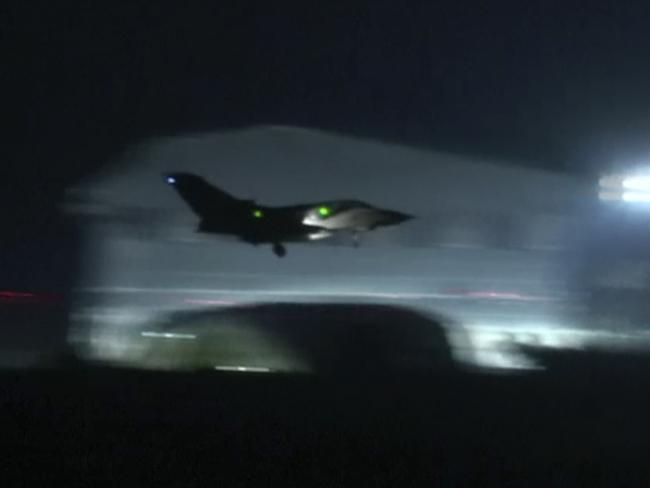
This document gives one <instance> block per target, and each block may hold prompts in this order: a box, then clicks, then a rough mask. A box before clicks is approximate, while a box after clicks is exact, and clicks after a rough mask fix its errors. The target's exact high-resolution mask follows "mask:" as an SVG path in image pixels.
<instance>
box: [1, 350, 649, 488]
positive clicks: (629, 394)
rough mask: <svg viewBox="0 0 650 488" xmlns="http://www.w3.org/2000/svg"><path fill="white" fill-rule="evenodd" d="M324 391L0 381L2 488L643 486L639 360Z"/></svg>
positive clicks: (578, 358)
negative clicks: (86, 487) (35, 487)
mask: <svg viewBox="0 0 650 488" xmlns="http://www.w3.org/2000/svg"><path fill="white" fill-rule="evenodd" d="M544 362H545V363H546V364H547V365H548V367H549V369H548V370H547V371H546V372H544V373H534V374H525V375H524V374H520V375H508V376H504V375H489V374H477V373H469V372H448V373H445V374H440V375H437V376H436V375H431V374H429V375H422V376H417V375H410V376H404V375H398V374H395V375H394V376H393V375H383V376H381V377H369V376H365V377H359V376H355V377H353V378H352V377H350V378H348V379H343V380H342V379H337V380H334V379H324V378H314V377H306V376H269V375H241V374H230V375H227V374H210V373H199V374H176V373H174V374H161V373H149V372H138V371H129V370H114V369H103V368H97V367H79V366H68V367H65V368H63V367H62V368H60V369H56V370H48V371H38V372H34V371H32V372H4V373H2V374H0V399H1V401H0V432H1V437H0V442H1V443H2V448H3V455H2V461H1V464H0V476H1V479H0V485H1V486H3V487H4V486H7V487H9V486H52V485H53V484H54V483H56V482H62V483H63V484H62V485H61V486H66V487H69V486H120V487H123V486H183V487H191V486H268V485H271V484H272V483H278V484H277V486H314V485H315V486H341V485H346V486H360V485H371V486H415V485H417V486H424V485H426V486H485V485H488V484H489V485H498V486H530V485H539V486H576V485H579V486H641V485H645V484H646V483H645V482H644V481H645V479H646V476H647V475H648V474H650V461H649V459H650V457H649V453H650V428H649V427H650V422H649V421H648V418H647V415H648V412H649V408H648V407H649V406H650V395H649V394H648V386H649V385H650V358H649V357H646V356H642V355H636V354H635V355H630V354H628V355H620V354H619V355H613V354H608V353H597V352H590V353H563V354H554V355H550V356H547V357H545V358H544Z"/></svg>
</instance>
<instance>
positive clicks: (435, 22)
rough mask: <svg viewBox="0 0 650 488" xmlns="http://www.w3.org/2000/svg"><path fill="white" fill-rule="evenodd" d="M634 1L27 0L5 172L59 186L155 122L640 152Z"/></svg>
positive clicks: (14, 16)
mask: <svg viewBox="0 0 650 488" xmlns="http://www.w3.org/2000/svg"><path fill="white" fill-rule="evenodd" d="M226 3H230V4H231V5H230V6H227V5H226ZM625 3H626V2H610V3H609V4H607V3H605V2H600V1H589V2H582V4H578V3H572V2H566V1H557V2H554V1H544V2H540V4H536V3H535V2H521V1H516V2H469V3H468V2H458V1H442V2H429V1H420V2H403V1H402V2H382V1H366V2H301V3H300V4H298V3H296V4H291V5H286V4H285V5H282V6H281V4H280V3H276V2H259V4H258V2H246V1H237V2H205V3H203V4H200V5H201V6H198V7H188V6H182V5H183V4H184V2H169V4H168V3H165V2H163V3H159V2H143V1H140V2H138V1H131V2H124V4H123V5H122V4H120V3H119V2H78V4H77V5H76V6H75V7H70V3H69V2H66V3H65V5H66V7H62V6H61V4H59V2H41V3H38V4H35V3H34V2H15V3H14V4H13V5H10V6H9V7H3V10H4V13H3V15H2V17H3V19H4V20H3V25H4V28H3V29H2V31H3V37H4V39H5V41H8V42H3V44H4V45H5V46H6V47H8V48H9V49H5V54H8V62H7V63H3V78H4V79H5V80H6V81H8V82H9V83H8V84H7V85H6V86H5V88H4V93H5V96H7V97H8V103H7V104H5V106H6V107H8V110H7V111H6V113H7V114H8V115H9V120H10V121H11V122H12V128H11V130H10V132H9V134H8V137H7V140H8V141H9V143H8V145H7V146H5V149H6V150H8V154H7V157H5V158H3V159H5V161H8V162H9V164H8V165H5V167H4V168H3V170H4V171H9V172H10V174H11V172H16V173H14V175H13V176H15V175H16V174H19V175H20V176H21V179H24V178H22V177H25V176H31V177H33V178H32V179H31V180H29V181H30V188H33V187H34V185H35V186H36V187H37V188H38V189H39V190H40V191H36V192H34V191H33V193H37V194H42V193H43V192H44V193H48V192H51V193H53V194H54V193H57V192H58V191H59V190H60V188H61V187H62V186H63V185H64V184H66V183H67V182H68V181H70V179H71V178H75V177H78V176H79V175H81V174H83V173H85V172H89V171H92V170H93V169H94V168H96V167H97V166H98V165H101V164H104V163H105V161H106V160H108V159H110V157H111V156H112V155H114V154H116V153H119V152H120V151H121V150H122V149H123V148H124V146H125V145H127V144H128V143H130V142H133V141H137V140H139V139H141V138H143V137H147V136H150V135H157V134H179V133H184V132H191V131H193V130H197V129H201V130H205V129H218V128H222V127H231V126H238V125H247V124H253V123H264V122H268V123H284V124H296V125H307V126H312V127H321V128H326V129H330V130H337V131H343V132H348V133H354V134H361V135H366V136H371V137H377V138H382V139H388V140H394V141H397V142H404V143H409V144H417V145H422V146H429V147H432V148H436V149H443V150H451V151H457V152H463V153H469V154H472V155H486V156H490V157H492V158H503V159H504V160H511V161H519V164H530V165H535V166H541V167H546V168H549V169H555V170H576V169H582V168H584V167H585V166H588V165H589V164H590V163H593V162H595V163H602V162H608V161H610V160H613V159H621V158H634V157H642V156H644V155H645V154H646V152H645V151H646V150H647V149H648V148H649V146H648V143H647V142H646V139H647V137H646V133H647V132H648V130H649V129H650V117H649V115H648V114H649V113H650V112H649V111H648V110H649V108H650V95H649V94H648V86H650V63H649V62H648V48H650V29H648V27H647V26H648V21H649V20H650V17H649V15H648V13H649V12H650V10H649V9H648V8H647V7H645V6H644V5H643V3H644V2H629V5H627V6H626V5H625ZM172 4H173V6H170V5H172ZM15 180H16V178H3V182H5V183H6V182H7V181H12V184H11V185H10V186H11V188H13V189H16V188H18V187H17V186H16V184H15ZM19 186H20V185H19ZM20 188H21V191H22V189H23V188H22V186H20ZM6 190H7V188H5V192H6Z"/></svg>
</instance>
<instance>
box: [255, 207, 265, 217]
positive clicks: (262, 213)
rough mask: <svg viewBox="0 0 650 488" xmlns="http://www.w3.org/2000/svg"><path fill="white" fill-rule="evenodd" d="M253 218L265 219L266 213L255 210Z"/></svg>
mask: <svg viewBox="0 0 650 488" xmlns="http://www.w3.org/2000/svg"><path fill="white" fill-rule="evenodd" d="M253 217H255V218H256V219H261V218H262V217H264V212H262V211H261V210H260V209H259V208H256V209H254V210H253Z"/></svg>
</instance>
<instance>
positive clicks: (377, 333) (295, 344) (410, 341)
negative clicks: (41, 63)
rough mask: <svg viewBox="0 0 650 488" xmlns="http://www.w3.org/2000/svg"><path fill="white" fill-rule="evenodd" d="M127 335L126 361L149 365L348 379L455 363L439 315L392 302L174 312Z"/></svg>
mask: <svg viewBox="0 0 650 488" xmlns="http://www.w3.org/2000/svg"><path fill="white" fill-rule="evenodd" d="M115 340H119V339H118V338H117V337H116V338H115ZM122 340H123V342H124V343H127V344H129V348H130V354H128V355H126V356H122V358H121V359H122V360H121V363H122V364H129V365H132V366H135V367H143V368H148V369H152V368H153V369H177V370H201V369H208V370H219V371H234V372H253V373H255V372H257V373H283V372H284V373H314V374H324V375H331V374H339V375H344V376H347V377H349V376H355V375H362V376H363V375H373V374H379V373H386V372H391V371H392V372H398V371H402V372H406V371H413V370H420V371H428V372H433V371H438V372H442V371H447V370H448V369H449V368H451V367H452V366H453V360H452V355H451V349H450V347H449V344H448V342H447V337H446V333H445V329H443V328H442V327H441V324H440V321H439V320H438V321H436V320H433V319H432V318H430V317H427V316H425V315H423V314H421V313H416V312H413V311H411V310H408V309H405V308H403V307H395V306H389V305H374V304H324V303H320V304H308V303H304V304H293V303H275V304H259V305H249V306H235V307H221V308H214V307H213V308H206V309H201V310H194V311H184V312H173V313H170V314H166V315H165V316H164V317H162V318H161V319H160V320H158V321H155V322H152V323H148V324H146V325H144V326H142V327H137V328H129V329H128V330H125V331H123V334H122Z"/></svg>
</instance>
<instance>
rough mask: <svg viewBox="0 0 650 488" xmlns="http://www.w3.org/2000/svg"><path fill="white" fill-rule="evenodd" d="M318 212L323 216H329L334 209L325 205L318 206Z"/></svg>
mask: <svg viewBox="0 0 650 488" xmlns="http://www.w3.org/2000/svg"><path fill="white" fill-rule="evenodd" d="M318 213H319V214H321V216H322V217H327V216H328V215H329V214H331V213H332V211H331V210H330V208H329V207H327V206H325V205H323V206H322V207H318Z"/></svg>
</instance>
